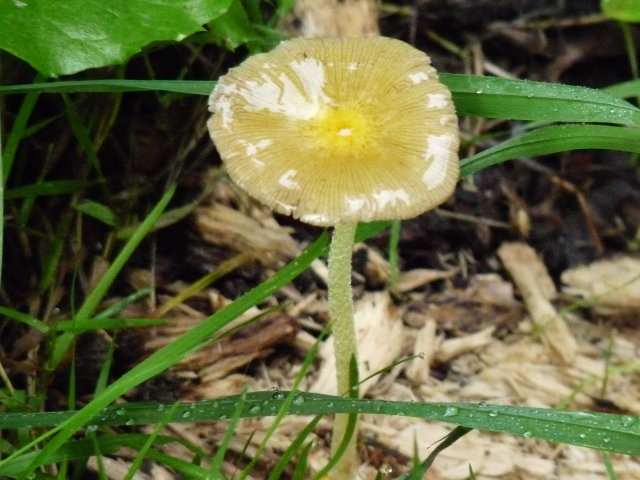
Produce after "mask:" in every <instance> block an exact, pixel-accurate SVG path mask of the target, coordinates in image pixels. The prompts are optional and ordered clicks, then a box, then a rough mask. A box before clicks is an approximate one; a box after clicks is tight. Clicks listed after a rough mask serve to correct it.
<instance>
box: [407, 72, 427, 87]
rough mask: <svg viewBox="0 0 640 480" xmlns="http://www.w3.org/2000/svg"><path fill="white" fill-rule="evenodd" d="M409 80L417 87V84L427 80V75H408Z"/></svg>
mask: <svg viewBox="0 0 640 480" xmlns="http://www.w3.org/2000/svg"><path fill="white" fill-rule="evenodd" d="M409 80H411V82H412V83H413V84H414V85H418V84H419V83H422V82H424V81H426V80H429V75H427V74H426V73H425V72H417V73H410V74H409Z"/></svg>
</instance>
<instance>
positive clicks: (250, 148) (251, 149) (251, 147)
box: [240, 138, 273, 157]
mask: <svg viewBox="0 0 640 480" xmlns="http://www.w3.org/2000/svg"><path fill="white" fill-rule="evenodd" d="M272 143H273V140H271V139H269V138H263V139H262V140H259V141H257V142H255V143H252V142H247V141H246V140H240V145H242V146H243V147H244V148H245V149H246V152H247V155H248V156H250V157H251V156H252V155H255V154H256V153H258V150H262V149H263V148H267V147H268V146H269V145H271V144H272Z"/></svg>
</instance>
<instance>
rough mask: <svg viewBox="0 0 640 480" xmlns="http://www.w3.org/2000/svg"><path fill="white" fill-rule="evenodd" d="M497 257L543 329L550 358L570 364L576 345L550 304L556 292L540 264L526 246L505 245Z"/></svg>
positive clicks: (543, 340)
mask: <svg viewBox="0 0 640 480" xmlns="http://www.w3.org/2000/svg"><path fill="white" fill-rule="evenodd" d="M498 256H499V257H500V259H501V260H502V263H503V264H504V267H505V268H506V269H507V271H508V272H509V274H510V275H511V278H513V281H514V282H515V284H516V286H517V287H518V289H519V290H520V293H521V295H522V297H523V299H524V303H525V305H526V307H527V310H528V312H529V315H531V318H532V319H533V321H534V322H535V324H536V325H538V326H539V327H542V333H541V338H542V342H543V343H544V345H545V346H546V347H547V348H548V350H549V354H550V355H551V357H552V358H553V359H554V360H555V361H556V362H558V363H561V364H569V363H571V362H572V361H573V360H574V358H575V356H576V351H577V343H576V340H575V338H574V337H573V335H572V334H571V332H570V331H569V328H568V327H567V324H566V323H565V321H564V319H563V318H562V317H561V316H560V315H559V314H558V312H557V311H556V309H555V308H554V307H553V305H552V304H551V301H550V300H552V299H553V298H554V297H555V295H556V289H555V286H554V284H553V281H552V280H551V277H550V276H549V273H548V272H547V269H546V267H545V265H544V263H543V262H542V260H541V259H540V258H539V257H538V255H536V252H535V251H534V250H533V249H532V248H531V247H529V246H528V245H527V244H525V243H504V244H503V245H502V246H500V248H499V249H498Z"/></svg>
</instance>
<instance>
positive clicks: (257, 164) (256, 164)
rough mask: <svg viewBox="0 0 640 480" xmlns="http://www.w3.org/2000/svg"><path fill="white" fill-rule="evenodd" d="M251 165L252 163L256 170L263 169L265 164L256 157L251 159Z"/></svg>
mask: <svg viewBox="0 0 640 480" xmlns="http://www.w3.org/2000/svg"><path fill="white" fill-rule="evenodd" d="M251 163H253V164H254V165H255V167H256V168H264V167H265V165H266V163H264V162H263V161H262V160H258V159H257V158H256V157H251Z"/></svg>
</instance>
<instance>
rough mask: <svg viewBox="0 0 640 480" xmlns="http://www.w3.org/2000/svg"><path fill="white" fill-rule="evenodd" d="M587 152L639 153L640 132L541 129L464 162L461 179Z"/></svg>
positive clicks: (559, 127)
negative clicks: (520, 161) (522, 161)
mask: <svg viewBox="0 0 640 480" xmlns="http://www.w3.org/2000/svg"><path fill="white" fill-rule="evenodd" d="M585 149H610V150H620V151H623V152H631V153H640V129H638V128H625V127H614V126H610V125H552V126H550V127H543V128H539V129H537V130H533V131H531V132H528V133H525V134H523V135H521V136H519V137H516V138H513V139H511V140H506V141H504V142H502V143H500V144H498V145H496V146H495V147H492V148H488V149H487V150H483V151H482V152H479V153H477V154H475V155H473V156H471V157H468V158H465V159H464V160H462V162H460V175H461V176H463V177H465V176H467V175H471V174H472V173H474V172H477V171H478V170H482V169H483V168H486V167H488V166H490V165H495V164H496V163H501V162H505V161H507V160H513V159H515V158H522V157H532V156H537V155H548V154H550V153H557V152H565V151H568V150H585Z"/></svg>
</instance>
